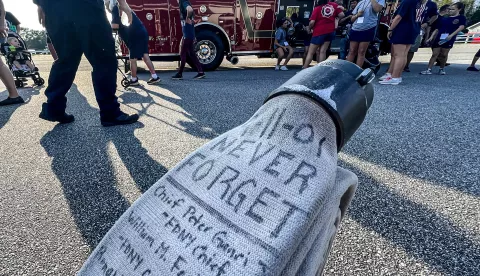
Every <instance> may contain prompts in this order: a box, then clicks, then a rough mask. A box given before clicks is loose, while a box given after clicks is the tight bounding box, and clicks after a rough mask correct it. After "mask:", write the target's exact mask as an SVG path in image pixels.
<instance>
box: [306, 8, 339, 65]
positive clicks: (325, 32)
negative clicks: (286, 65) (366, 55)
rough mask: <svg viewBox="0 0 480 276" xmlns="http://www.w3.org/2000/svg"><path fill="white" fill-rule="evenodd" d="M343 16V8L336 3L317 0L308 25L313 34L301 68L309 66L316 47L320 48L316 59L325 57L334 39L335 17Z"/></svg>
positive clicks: (320, 60)
mask: <svg viewBox="0 0 480 276" xmlns="http://www.w3.org/2000/svg"><path fill="white" fill-rule="evenodd" d="M344 16H345V14H344V13H343V9H342V8H341V7H340V6H339V5H338V4H337V3H335V2H329V1H328V0H319V1H318V6H317V7H315V9H314V10H313V12H312V16H311V17H310V24H309V27H310V29H313V34H312V40H311V41H310V47H309V49H308V54H307V57H306V59H305V63H304V64H303V69H305V68H308V66H310V63H311V62H312V59H313V55H314V54H315V53H316V52H317V49H318V48H320V53H319V57H318V58H317V61H318V62H322V61H324V60H326V59H327V50H328V48H329V47H330V42H331V41H332V40H334V39H335V24H336V19H337V17H338V18H339V19H342V18H343V17H344Z"/></svg>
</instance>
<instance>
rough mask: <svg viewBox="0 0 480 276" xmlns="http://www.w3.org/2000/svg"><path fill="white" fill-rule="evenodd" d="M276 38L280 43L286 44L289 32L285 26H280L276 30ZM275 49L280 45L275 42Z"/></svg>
mask: <svg viewBox="0 0 480 276" xmlns="http://www.w3.org/2000/svg"><path fill="white" fill-rule="evenodd" d="M275 39H276V40H277V41H278V44H280V45H282V46H285V42H286V41H287V32H286V31H285V29H284V28H281V27H280V28H278V29H277V31H276V32H275ZM273 48H274V49H277V48H278V46H277V45H276V44H275V45H273Z"/></svg>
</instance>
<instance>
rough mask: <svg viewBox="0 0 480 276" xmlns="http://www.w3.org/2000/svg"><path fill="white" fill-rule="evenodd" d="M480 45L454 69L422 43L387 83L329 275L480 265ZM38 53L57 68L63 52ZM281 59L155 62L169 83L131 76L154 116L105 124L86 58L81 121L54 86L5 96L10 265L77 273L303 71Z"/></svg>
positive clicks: (15, 271)
mask: <svg viewBox="0 0 480 276" xmlns="http://www.w3.org/2000/svg"><path fill="white" fill-rule="evenodd" d="M477 49H478V46H474V45H458V46H456V47H455V48H454V49H453V52H452V55H451V58H450V62H451V63H452V65H450V66H449V67H447V75H446V76H440V75H431V76H421V75H419V74H418V72H420V71H421V70H424V69H425V66H426V65H425V62H426V61H427V60H428V58H429V56H430V51H429V50H428V49H421V50H420V52H419V53H418V54H417V55H416V57H415V59H414V62H413V64H412V66H411V69H412V72H411V73H405V75H404V82H403V83H402V84H401V85H398V86H380V85H378V84H375V89H376V95H375V99H374V103H373V105H372V107H371V109H370V111H369V114H368V116H367V118H366V120H365V122H364V124H363V125H362V127H361V128H360V129H359V130H358V132H357V133H356V134H355V135H354V137H353V138H352V140H351V141H350V142H349V143H348V144H347V146H346V147H345V148H344V150H343V152H342V153H341V154H340V160H339V163H340V165H341V166H343V167H346V168H348V169H350V170H352V171H354V172H355V173H356V174H357V175H358V177H359V180H360V185H359V189H358V190H357V193H356V196H355V199H354V200H353V202H352V205H351V206H350V209H349V212H348V214H347V216H346V217H345V219H344V220H343V222H342V228H341V231H340V233H338V236H337V238H336V241H335V244H334V248H333V251H332V252H331V254H330V258H329V263H328V267H327V268H326V270H325V274H326V275H480V186H479V182H480V181H479V179H480V177H479V174H480V162H479V160H480V150H479V146H478V145H479V144H480V123H479V122H480V115H479V114H480V113H479V110H480V88H479V87H480V85H479V84H480V73H475V72H467V71H466V70H465V69H466V67H467V64H469V63H470V61H471V59H472V57H473V55H474V53H475V52H476V51H477ZM34 60H35V61H36V63H37V66H38V67H39V68H40V72H41V74H42V76H43V77H44V78H46V79H47V78H48V72H49V70H50V67H51V63H52V61H51V58H50V57H48V56H35V57H34ZM382 60H383V61H387V60H388V57H383V58H382ZM273 64H274V60H272V59H261V60H258V59H256V58H245V57H242V58H240V63H239V64H238V65H237V66H231V65H229V64H224V66H223V67H221V68H220V69H219V70H218V71H215V72H209V73H207V78H206V79H204V80H198V81H196V80H193V79H192V78H193V76H194V75H195V73H194V72H185V73H184V77H185V80H183V81H174V80H170V79H169V77H170V76H172V75H173V74H174V70H175V63H156V67H157V68H158V74H159V76H160V77H161V78H162V79H163V82H162V83H161V84H160V85H155V86H149V85H147V84H146V83H145V80H146V79H148V75H147V74H145V73H143V74H141V75H140V78H141V79H142V81H141V83H142V86H140V87H136V88H131V89H128V91H127V90H124V89H121V87H120V86H119V91H118V96H119V99H120V101H121V103H122V109H123V110H124V111H126V112H130V113H131V112H138V113H140V115H141V118H140V122H139V123H137V124H134V125H130V126H121V127H114V128H103V127H101V125H100V121H99V117H98V105H97V103H96V101H95V97H94V93H93V87H92V84H91V76H90V66H89V65H88V62H86V61H82V64H81V66H80V68H79V72H78V74H77V77H76V80H75V84H74V86H73V87H72V89H71V90H70V92H69V94H68V110H67V112H69V113H72V114H74V115H75V118H76V121H75V122H74V123H72V124H69V125H56V124H54V123H50V122H46V121H43V120H41V119H39V118H38V113H39V112H40V109H41V104H42V102H44V101H45V96H44V94H43V92H44V90H45V88H44V87H40V88H30V87H29V88H25V89H22V90H21V91H20V93H21V95H22V96H23V97H24V98H25V99H26V100H27V103H26V104H24V105H20V106H11V107H1V108H0V275H8V276H10V275H74V274H75V273H76V272H77V271H78V270H79V268H80V267H81V265H82V264H83V262H84V261H85V260H86V258H87V257H88V255H89V253H90V252H91V250H93V248H94V247H95V246H96V244H98V242H99V241H100V240H101V238H102V237H103V235H104V234H105V233H106V232H107V231H108V229H109V228H110V227H111V226H112V225H113V223H114V222H115V221H116V219H117V218H118V217H119V216H120V215H121V214H122V213H123V212H124V211H125V210H126V209H127V208H128V207H129V206H130V204H132V203H133V201H135V199H137V198H138V197H139V196H140V195H141V193H142V192H144V191H146V190H147V189H148V188H149V187H150V186H151V185H152V184H153V183H154V182H155V181H156V180H158V179H159V178H160V177H161V176H162V175H163V174H164V173H165V172H167V170H168V169H170V168H172V167H173V166H174V165H175V164H176V163H178V162H179V161H180V160H182V159H183V158H184V157H185V156H186V155H187V154H189V153H190V152H192V151H193V150H195V149H196V148H197V147H199V146H201V145H203V144H204V143H205V142H207V141H209V140H211V139H213V138H214V137H216V136H217V135H219V134H221V133H223V132H225V131H228V130H229V129H231V128H233V127H235V126H237V125H239V124H241V123H243V122H244V121H246V120H247V119H248V118H250V116H251V115H252V114H253V113H254V112H255V111H256V110H257V109H258V107H260V106H261V104H262V102H263V100H264V98H265V97H266V95H267V94H268V93H269V92H270V91H272V90H273V89H275V88H276V87H277V86H279V85H280V84H281V83H283V82H285V81H286V80H288V79H289V78H290V77H292V76H293V75H294V74H295V73H296V72H298V71H299V70H300V62H299V61H298V60H294V61H293V62H292V66H291V67H290V68H291V70H290V71H288V72H276V71H274V70H273V66H272V65H273ZM479 66H480V64H479ZM384 70H385V69H383V68H382V71H381V72H383V71H384ZM119 76H120V75H119ZM30 83H31V82H30ZM0 91H2V92H0V99H3V98H5V97H6V96H7V93H6V91H5V88H4V86H3V85H1V86H0Z"/></svg>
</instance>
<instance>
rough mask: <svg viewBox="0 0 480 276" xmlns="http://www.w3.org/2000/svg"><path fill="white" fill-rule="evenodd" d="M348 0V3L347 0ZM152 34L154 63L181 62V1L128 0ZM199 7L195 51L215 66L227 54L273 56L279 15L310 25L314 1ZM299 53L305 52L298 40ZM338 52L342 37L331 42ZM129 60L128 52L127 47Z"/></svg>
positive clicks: (206, 0) (200, 0) (205, 3)
mask: <svg viewBox="0 0 480 276" xmlns="http://www.w3.org/2000/svg"><path fill="white" fill-rule="evenodd" d="M345 2H347V1H345ZM128 3H129V5H130V7H131V8H132V10H134V11H135V13H136V14H137V15H138V17H139V18H140V19H141V20H142V21H143V23H144V24H145V27H146V28H147V30H148V33H149V36H150V42H149V48H150V55H151V58H152V60H154V61H176V60H180V55H179V51H180V50H179V49H180V43H181V40H182V28H181V24H180V15H179V8H178V2H177V0H128ZM191 3H192V7H193V8H194V10H195V23H196V24H195V30H196V36H197V44H196V50H197V55H198V57H199V60H200V62H201V63H202V64H203V66H204V69H205V70H215V69H216V68H217V67H218V66H219V65H220V64H221V63H222V61H223V59H224V58H226V59H227V60H228V61H230V62H231V63H233V64H236V63H237V62H238V56H245V55H256V56H258V57H271V56H272V53H273V50H272V45H273V39H274V33H275V21H276V18H284V17H286V16H290V15H291V14H292V13H294V12H295V13H297V14H298V16H299V19H300V20H302V22H301V23H304V24H305V25H306V24H308V19H309V17H310V14H311V12H312V10H313V7H314V0H213V1H212V0H191ZM298 42H299V43H298V45H299V47H298V49H297V50H296V52H299V53H301V52H303V47H300V46H303V41H298ZM331 51H332V52H336V51H338V41H335V42H334V43H332V47H331ZM123 56H124V58H126V57H127V56H128V55H127V50H126V49H125V48H123Z"/></svg>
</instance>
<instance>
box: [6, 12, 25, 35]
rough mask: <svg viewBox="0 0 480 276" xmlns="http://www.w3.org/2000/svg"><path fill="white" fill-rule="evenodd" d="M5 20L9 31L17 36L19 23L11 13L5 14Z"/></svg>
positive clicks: (19, 29)
mask: <svg viewBox="0 0 480 276" xmlns="http://www.w3.org/2000/svg"><path fill="white" fill-rule="evenodd" d="M5 20H7V25H8V26H7V27H8V29H9V31H11V32H14V33H17V34H19V33H20V31H21V30H22V28H21V27H20V24H21V23H20V21H18V19H17V18H16V17H15V16H14V15H13V14H12V13H11V12H8V11H7V12H5Z"/></svg>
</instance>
